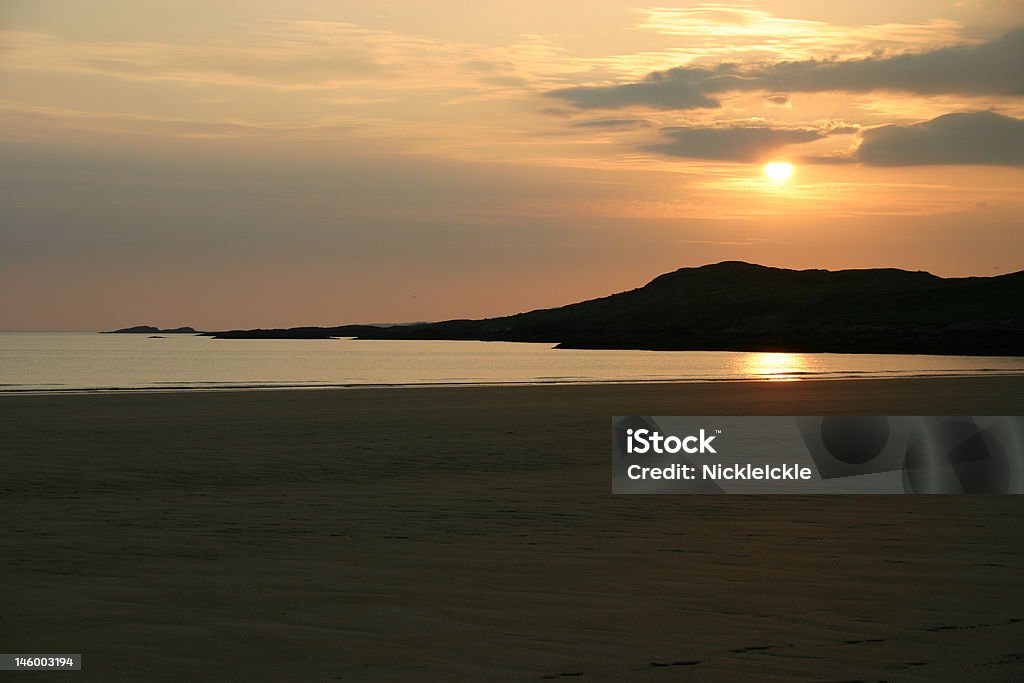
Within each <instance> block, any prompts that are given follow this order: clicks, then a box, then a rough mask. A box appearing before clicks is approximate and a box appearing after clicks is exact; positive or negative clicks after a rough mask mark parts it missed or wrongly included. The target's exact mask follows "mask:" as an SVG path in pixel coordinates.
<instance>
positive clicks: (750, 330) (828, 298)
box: [208, 261, 1024, 356]
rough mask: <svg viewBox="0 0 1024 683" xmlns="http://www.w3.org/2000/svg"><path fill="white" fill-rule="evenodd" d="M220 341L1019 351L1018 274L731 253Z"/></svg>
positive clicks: (1023, 348) (1023, 301) (1023, 277)
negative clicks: (538, 297)
mask: <svg viewBox="0 0 1024 683" xmlns="http://www.w3.org/2000/svg"><path fill="white" fill-rule="evenodd" d="M208 334H210V335H212V336H215V337H220V338H226V337H230V338H235V339H240V338H276V339H286V338H302V339H322V338H331V337H358V338H360V339H437V340H440V339H462V340H481V341H514V342H544V343H549V344H557V345H558V346H559V347H561V348H577V349H650V350H680V351H681V350H704V351H714V350H727V351H793V352H797V351H803V352H833V353H917V354H956V355H993V356H995V355H1014V356H1016V355H1024V271H1022V272H1017V273H1012V274H1008V275H1000V276H996V277H966V278H941V277H937V276H935V275H931V274H929V273H925V272H920V271H918V272H910V271H905V270H897V269H893V268H885V269H867V270H841V271H827V270H787V269H783V268H769V267H766V266H759V265H754V264H750V263H743V262H738V261H726V262H723V263H716V264H713V265H708V266H703V267H700V268H681V269H679V270H676V271H674V272H671V273H666V274H665V275H661V276H659V277H657V278H655V279H654V280H652V281H651V282H650V283H648V284H647V285H646V286H644V287H641V288H639V289H634V290H631V291H628V292H623V293H621V294H613V295H611V296H607V297H603V298H600V299H592V300H590V301H583V302H581V303H576V304H570V305H568V306H562V307H560V308H551V309H544V310H536V311H530V312H528V313H520V314H518V315H511V316H505V317H501V318H488V319H484V320H449V321H446V322H439V323H424V324H417V325H404V326H391V327H374V326H366V325H346V326H340V327H329V328H323V327H304V328H295V329H293V330H244V331H243V330H235V331H232V332H213V333H208Z"/></svg>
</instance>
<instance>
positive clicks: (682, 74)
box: [546, 67, 732, 109]
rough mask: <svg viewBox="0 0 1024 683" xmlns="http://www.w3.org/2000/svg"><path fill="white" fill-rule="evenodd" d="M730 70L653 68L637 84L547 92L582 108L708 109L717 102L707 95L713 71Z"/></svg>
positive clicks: (725, 72) (724, 73) (720, 75)
mask: <svg viewBox="0 0 1024 683" xmlns="http://www.w3.org/2000/svg"><path fill="white" fill-rule="evenodd" d="M731 69H732V67H723V68H722V69H719V70H708V69H681V68H680V69H671V70H669V71H655V72H654V73H651V74H648V75H647V77H646V78H644V80H643V81H640V82H639V83H626V84H624V85H610V86H598V87H576V88H562V89H561V90H553V91H551V92H549V93H546V95H547V96H548V97H554V98H557V99H562V100H566V101H567V102H571V103H572V104H574V105H576V106H577V107H579V108H581V109H619V108H622V107H629V106H632V105H643V106H647V107H652V108H654V109H711V108H715V107H718V106H719V104H718V100H715V99H713V98H711V97H709V96H708V94H707V92H708V90H707V89H708V84H709V83H712V82H714V80H715V79H716V75H715V74H716V73H718V74H719V76H718V77H727V71H729V70H731ZM719 72H721V73H719Z"/></svg>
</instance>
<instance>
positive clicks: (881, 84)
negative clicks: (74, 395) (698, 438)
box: [0, 0, 1024, 330]
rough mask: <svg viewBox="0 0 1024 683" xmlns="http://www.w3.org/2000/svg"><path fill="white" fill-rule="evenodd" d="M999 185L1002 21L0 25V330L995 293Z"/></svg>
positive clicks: (897, 7) (375, 17) (1023, 18)
mask: <svg viewBox="0 0 1024 683" xmlns="http://www.w3.org/2000/svg"><path fill="white" fill-rule="evenodd" d="M772 161H785V162H788V163H791V164H792V165H793V174H792V176H791V177H790V178H789V179H788V180H773V179H771V178H769V177H768V176H767V175H766V174H765V173H764V165H765V164H766V163H768V162H772ZM1022 190H1024V2H1019V1H1018V0H959V1H954V0H915V1H908V2H893V1H892V0H886V1H882V0H862V1H860V2H843V3H838V2H820V1H818V0H813V1H812V0H764V1H761V2H744V3H729V2H719V3H710V2H675V3H667V2H666V3H664V4H653V5H644V4H643V2H641V1H637V0H629V1H628V2H627V1H626V0H585V1H584V0H579V1H577V0H520V1H518V2H516V3H511V4H508V5H506V6H502V7H500V8H499V6H497V5H494V4H492V3H468V2H462V1H455V0H430V1H426V0H408V1H404V2H365V1H360V2H348V1H331V2H328V1H327V0H319V1H317V0H290V1H285V0H248V1H246V2H210V1H209V0H176V1H175V2H152V1H150V2H147V1H145V0H123V1H122V0H88V1H87V2H86V1H84V0H5V1H4V2H3V3H2V5H0V215H2V217H3V218H2V221H0V288H2V291H3V296H2V297H0V330H79V329H104V328H111V327H119V326H126V325H133V324H157V325H175V326H176V325H194V326H196V327H200V328H206V329H219V328H227V327H254V326H289V325H301V324H313V325H316V324H341V323H355V322H392V321H394V322H397V321H411V320H437V319H444V318H452V317H480V316H491V315H502V314H508V313H514V312H518V311H522V310H527V309H531V308H538V307H546V306H555V305H561V304H564V303H569V302H571V301H575V300H579V299H582V298H589V297H593V296H599V295H605V294H609V293H612V292H615V291H620V290H623V289H628V288H632V287H637V286H640V285H642V284H644V283H645V282H647V281H648V280H650V279H652V278H653V277H654V276H656V275H658V274H659V273H662V272H665V271H668V270H673V269H676V268H679V267H683V266H696V265H702V264H706V263H711V262H716V261H722V260H744V261H751V262H756V263H763V264H766V265H774V266H782V267H793V268H830V269H835V268H865V267H882V266H886V267H888V266H892V267H900V268H906V269H911V270H928V271H931V272H933V273H936V274H939V275H958V276H959V275H994V274H1000V273H1005V272H1010V271H1015V270H1021V269H1024V258H1022V255H1024V191H1022Z"/></svg>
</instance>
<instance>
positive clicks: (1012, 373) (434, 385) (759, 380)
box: [0, 370, 1024, 397]
mask: <svg viewBox="0 0 1024 683" xmlns="http://www.w3.org/2000/svg"><path fill="white" fill-rule="evenodd" d="M893 372H899V371H893ZM822 374H825V373H822ZM1004 377H1009V378H1014V377H1016V378H1024V372H1021V371H1017V370H989V371H975V372H968V371H965V372H962V373H954V374H913V375H890V376H886V375H884V374H882V375H879V374H875V373H873V372H869V371H864V372H861V373H857V372H848V373H846V374H844V375H842V376H839V377H831V376H827V377H825V376H815V375H814V373H802V374H801V373H790V374H786V375H785V376H779V377H748V378H735V377H722V378H693V379H681V378H673V379H649V380H643V379H623V380H614V379H613V380H580V381H574V380H565V381H548V382H544V381H512V382H418V383H417V382H413V383H394V384H386V383H375V384H322V385H309V384H245V385H238V386H204V383H197V384H188V385H184V386H168V387H162V386H161V387H96V388H84V389H79V388H73V389H37V388H26V389H4V388H2V387H3V386H4V385H3V384H0V397H4V396H94V395H102V394H112V395H133V394H139V395H149V394H193V393H197V394H208V393H244V392H250V391H251V392H273V391H281V392H294V391H351V390H356V391H359V390H362V391H369V390H410V389H473V388H488V389H495V388H523V387H536V388H539V387H603V386H610V387H618V386H648V385H653V386H663V385H681V386H692V385H700V384H716V385H717V384H743V385H746V384H754V385H759V384H781V383H787V384H788V383H802V382H851V381H858V382H865V381H868V382H870V381H879V382H888V381H899V380H905V381H918V380H948V379H976V380H985V379H994V378H1004ZM210 384H213V383H212V382H211V383H210Z"/></svg>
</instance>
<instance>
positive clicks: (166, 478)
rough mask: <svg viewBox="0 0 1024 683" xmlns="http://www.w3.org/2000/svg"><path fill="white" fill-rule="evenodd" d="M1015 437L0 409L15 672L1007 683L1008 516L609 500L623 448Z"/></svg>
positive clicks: (765, 401) (964, 394)
mask: <svg viewBox="0 0 1024 683" xmlns="http://www.w3.org/2000/svg"><path fill="white" fill-rule="evenodd" d="M1008 412H1010V413H1021V412H1024V378H1021V377H992V378H945V379H917V380H899V379H897V380H862V381H857V382H850V381H828V380H822V381H814V382H717V383H702V384H674V385H667V384H653V385H652V384H631V385H613V386H544V387H459V388H444V389H441V388H417V389H408V390H404V391H395V390H393V389H365V390H361V391H339V390H322V389H321V390H317V389H313V390H294V391H248V392H244V391H240V392H171V393H159V394H124V393H114V394H95V395H88V396H82V395H51V396H40V395H35V396H16V397H10V396H7V397H0V441H2V443H4V444H5V451H6V452H5V474H4V482H3V485H2V486H0V495H2V496H3V497H4V499H5V500H4V502H5V503H6V505H5V521H6V527H7V530H8V532H7V535H6V541H7V550H6V552H5V553H3V555H2V556H0V583H3V585H4V586H5V587H7V588H8V593H7V595H8V600H7V605H6V609H5V613H4V615H3V617H4V618H3V624H4V632H5V647H6V648H7V649H8V650H10V651H12V652H18V651H20V652H48V651H61V650H63V651H68V652H81V653H83V655H84V657H83V671H82V672H81V673H79V674H76V676H77V677H79V678H82V680H83V681H89V680H153V681H177V680H195V679H203V680H206V679H214V678H222V679H224V680H241V679H244V680H254V681H263V680H266V681H275V680H333V679H336V678H339V677H340V678H342V679H357V680H398V679H401V680H430V679H435V680H436V679H438V678H445V679H448V680H467V679H470V680H471V679H476V680H480V679H487V680H521V679H540V678H547V677H564V676H572V677H578V676H582V677H583V679H584V680H587V679H593V680H630V679H632V678H638V679H643V680H673V679H676V678H678V677H679V676H685V677H686V678H687V680H698V681H699V680H715V679H717V680H721V679H722V678H732V679H737V680H739V679H746V678H750V677H754V676H757V675H763V674H764V671H766V670H770V671H772V674H773V676H775V677H790V678H813V679H815V680H848V679H858V680H868V679H870V680H875V679H891V678H893V677H895V678H898V679H899V680H901V681H903V680H910V681H914V680H920V681H925V680H936V679H940V678H946V679H971V680H979V681H984V680H1005V679H1007V678H1008V677H1013V676H1019V674H1020V673H1022V671H1024V659H1022V658H1020V657H1019V656H1018V655H1019V654H1021V650H1020V647H1019V645H1020V642H1021V641H1022V638H1024V621H1022V619H1024V597H1022V596H1021V594H1020V590H1019V588H1017V586H1019V576H1020V574H1021V572H1022V571H1024V541H1021V540H1020V535H1019V533H1018V532H1019V529H1018V527H1019V519H1020V502H1019V500H1018V499H1016V498H1014V497H1013V496H952V497H946V496H890V497H885V496H827V497H826V496H820V497H815V496H612V495H611V494H610V483H611V482H610V471H609V443H608V435H609V425H610V418H611V416H612V415H615V414H684V415H685V414H695V415H699V414H711V415H716V414H717V415H742V414H764V415H801V414H810V415H818V414H840V413H849V414H866V413H867V414H883V415H885V414H960V415H985V414H1006V413H1008ZM1013 539H1018V540H1013ZM1014 657H1017V658H1016V659H1015V658H1014ZM35 679H38V680H40V681H49V680H60V679H62V674H47V673H37V674H33V680H35Z"/></svg>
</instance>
